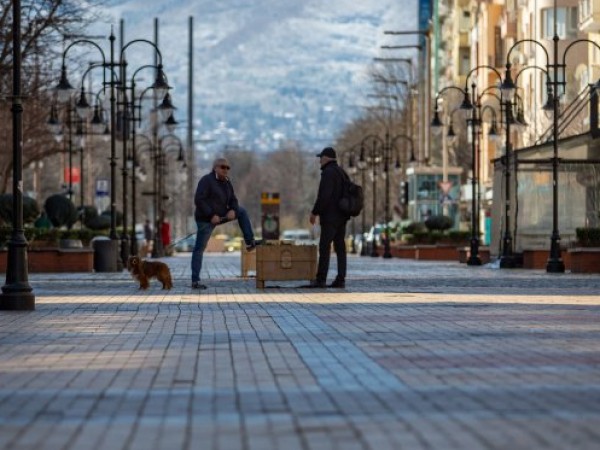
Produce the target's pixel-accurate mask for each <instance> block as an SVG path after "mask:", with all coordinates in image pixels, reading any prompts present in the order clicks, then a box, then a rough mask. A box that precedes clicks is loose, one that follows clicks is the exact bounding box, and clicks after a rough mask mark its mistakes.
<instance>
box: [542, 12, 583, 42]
mask: <svg viewBox="0 0 600 450" xmlns="http://www.w3.org/2000/svg"><path fill="white" fill-rule="evenodd" d="M578 22H579V17H578V16H577V7H576V6H571V7H560V8H556V33H557V34H558V37H559V38H561V39H566V38H575V37H577V26H578ZM553 36H554V8H544V9H543V10H542V37H543V38H544V39H552V37H553Z"/></svg>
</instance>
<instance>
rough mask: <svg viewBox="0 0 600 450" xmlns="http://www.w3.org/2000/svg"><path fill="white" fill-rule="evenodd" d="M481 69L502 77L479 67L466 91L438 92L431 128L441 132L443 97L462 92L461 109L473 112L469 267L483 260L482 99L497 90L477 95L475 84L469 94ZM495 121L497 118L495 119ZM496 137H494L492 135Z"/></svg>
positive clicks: (479, 263)
mask: <svg viewBox="0 0 600 450" xmlns="http://www.w3.org/2000/svg"><path fill="white" fill-rule="evenodd" d="M479 69H490V70H492V71H493V72H494V73H496V74H497V75H498V77H500V74H499V73H498V71H497V70H496V69H494V68H493V67H491V66H485V65H482V66H477V67H475V68H474V69H472V70H471V71H470V72H469V74H468V75H467V77H466V81H465V87H464V89H461V88H459V87H457V86H447V87H445V88H443V89H442V90H441V91H440V92H438V94H437V95H436V98H435V103H434V116H433V119H432V121H431V127H432V128H433V129H434V130H436V129H437V130H441V127H442V121H441V120H440V117H439V109H438V108H439V100H440V98H441V96H442V95H443V94H444V93H445V92H447V91H449V90H451V89H453V90H456V91H458V92H460V93H461V94H462V96H463V100H462V103H461V104H460V106H459V109H461V110H464V111H471V117H470V118H468V119H467V124H468V126H470V127H471V172H472V177H471V194H472V199H471V240H470V252H469V253H470V255H469V258H468V260H467V265H469V266H480V265H481V259H480V257H479V202H478V198H479V161H478V160H479V158H478V147H477V145H478V135H479V132H478V127H480V126H481V112H482V107H481V99H482V98H483V96H484V95H487V94H488V91H489V90H490V89H496V88H497V87H496V86H490V87H488V88H486V89H484V90H483V91H482V92H481V94H479V95H476V93H475V89H476V86H475V84H474V83H473V84H472V85H471V93H470V94H469V88H468V84H467V83H468V80H469V77H470V76H471V75H472V74H473V73H475V72H476V71H477V70H479ZM500 102H502V99H501V98H500ZM494 119H495V117H494ZM451 124H452V122H450V125H451ZM491 129H492V130H494V132H496V130H495V129H494V128H491ZM448 132H449V133H450V129H449V130H448ZM452 132H454V129H453V128H452ZM492 136H494V135H492Z"/></svg>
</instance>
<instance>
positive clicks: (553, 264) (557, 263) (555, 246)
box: [503, 0, 600, 273]
mask: <svg viewBox="0 0 600 450" xmlns="http://www.w3.org/2000/svg"><path fill="white" fill-rule="evenodd" d="M553 9H554V33H553V37H552V42H553V46H552V54H553V55H552V64H551V63H550V55H549V52H548V50H547V49H546V48H545V47H544V46H543V45H542V44H541V43H540V42H538V41H536V40H534V39H522V40H519V41H517V42H515V43H514V44H513V46H512V47H511V48H510V50H509V51H508V53H507V57H506V77H505V80H504V81H503V85H505V87H506V90H507V92H509V93H510V92H514V87H515V85H514V83H512V80H511V63H510V55H511V53H512V52H513V50H514V49H515V48H517V47H518V46H520V45H522V44H524V43H530V44H532V45H534V46H536V47H535V48H540V49H541V50H542V51H543V52H544V55H545V57H546V67H547V70H546V84H547V92H548V99H547V102H546V104H545V105H544V108H543V109H544V110H546V111H552V115H553V117H552V157H551V158H550V160H551V163H552V232H551V235H550V252H549V257H548V261H547V263H546V271H547V272H549V273H562V272H564V271H565V264H564V262H563V260H562V257H561V249H560V240H561V237H560V232H559V227H558V181H559V180H558V166H559V164H560V158H559V155H558V138H559V126H558V112H559V111H558V105H559V100H560V94H559V92H558V88H559V85H566V77H565V71H566V58H567V54H568V53H569V51H570V50H571V48H572V47H573V46H574V45H576V44H579V43H587V44H591V45H593V46H595V47H596V48H597V49H599V50H600V45H598V44H597V43H596V42H594V41H592V40H590V39H576V40H574V41H573V42H571V43H569V45H568V46H567V47H566V48H565V50H564V52H563V54H562V62H559V51H558V45H559V41H560V38H559V36H558V24H557V0H554V7H553ZM549 73H552V80H551V81H550V79H549V78H550V77H549ZM559 74H562V78H563V80H565V81H559ZM511 84H512V86H511ZM509 95H510V94H509Z"/></svg>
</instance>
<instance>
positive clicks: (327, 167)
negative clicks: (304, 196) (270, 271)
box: [306, 147, 349, 288]
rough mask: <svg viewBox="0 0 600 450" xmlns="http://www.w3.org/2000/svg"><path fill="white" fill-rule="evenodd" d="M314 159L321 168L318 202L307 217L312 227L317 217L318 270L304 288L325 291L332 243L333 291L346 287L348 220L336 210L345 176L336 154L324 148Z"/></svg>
mask: <svg viewBox="0 0 600 450" xmlns="http://www.w3.org/2000/svg"><path fill="white" fill-rule="evenodd" d="M317 157H318V158H320V161H319V162H320V164H321V182H320V183H319V192H318V194H317V200H316V202H315V205H314V206H313V209H312V212H311V214H310V219H309V220H310V223H311V224H312V225H314V224H315V223H316V221H317V216H318V217H319V222H320V224H321V237H320V239H319V266H318V269H317V276H316V278H315V279H314V280H313V281H312V282H311V283H310V284H309V285H308V286H306V287H310V288H323V287H326V281H327V272H328V271H329V259H330V256H331V243H332V242H333V248H334V249H335V253H336V255H337V270H338V273H337V277H336V278H335V280H334V281H333V283H331V284H330V285H329V287H332V288H344V287H345V283H346V242H345V240H344V238H345V237H346V222H348V219H349V217H348V216H347V215H346V214H344V213H343V212H342V211H341V210H340V208H339V202H340V199H341V198H342V194H343V190H344V182H345V178H344V174H343V170H342V168H341V167H339V166H338V165H337V162H336V153H335V150H334V149H333V148H331V147H326V148H324V149H323V150H322V151H321V152H320V153H319V154H317Z"/></svg>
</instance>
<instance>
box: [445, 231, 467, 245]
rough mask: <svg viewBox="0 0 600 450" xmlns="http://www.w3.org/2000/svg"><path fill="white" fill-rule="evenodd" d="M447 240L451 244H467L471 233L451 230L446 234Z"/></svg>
mask: <svg viewBox="0 0 600 450" xmlns="http://www.w3.org/2000/svg"><path fill="white" fill-rule="evenodd" d="M447 239H448V242H449V243H452V244H468V243H469V241H470V240H471V232H470V231H458V230H451V231H449V232H448V234H447Z"/></svg>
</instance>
